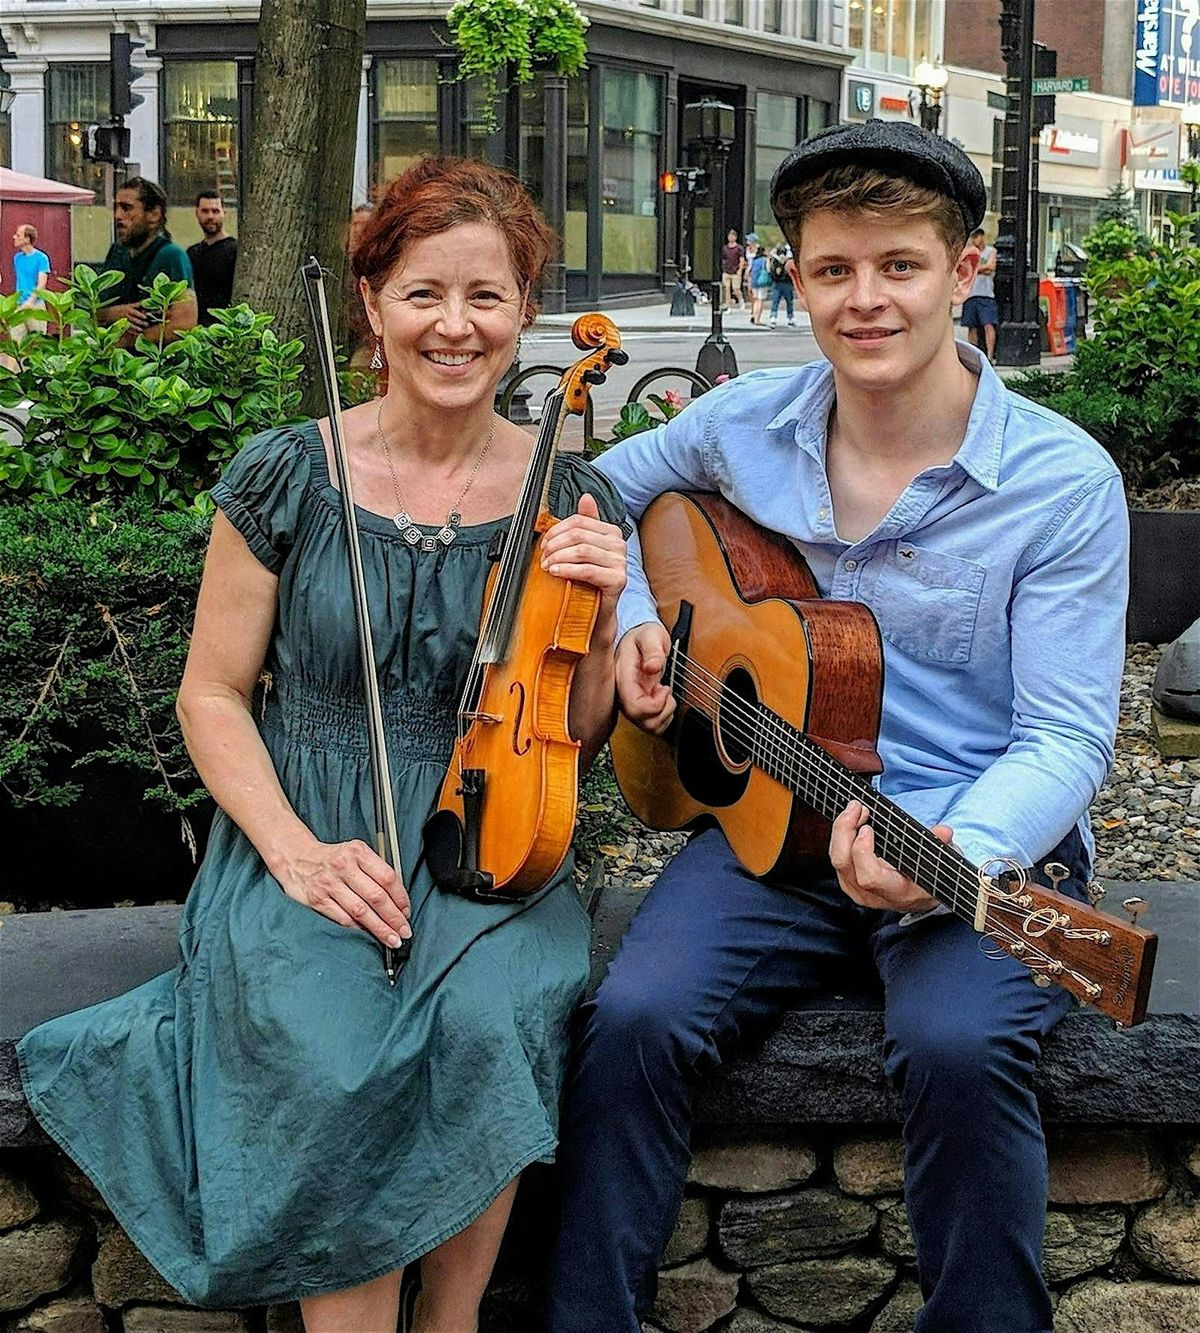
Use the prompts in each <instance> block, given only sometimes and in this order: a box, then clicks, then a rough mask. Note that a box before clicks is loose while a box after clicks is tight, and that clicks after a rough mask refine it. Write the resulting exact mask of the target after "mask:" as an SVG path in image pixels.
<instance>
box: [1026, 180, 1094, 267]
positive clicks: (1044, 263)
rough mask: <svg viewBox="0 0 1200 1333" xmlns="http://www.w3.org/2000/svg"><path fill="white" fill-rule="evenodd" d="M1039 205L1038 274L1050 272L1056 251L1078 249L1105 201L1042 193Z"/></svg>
mask: <svg viewBox="0 0 1200 1333" xmlns="http://www.w3.org/2000/svg"><path fill="white" fill-rule="evenodd" d="M1038 202H1039V205H1040V207H1039V213H1040V215H1041V216H1040V227H1039V231H1040V236H1041V243H1040V245H1039V247H1038V248H1039V249H1040V250H1041V256H1040V271H1041V272H1043V273H1053V272H1054V264H1055V261H1056V260H1057V258H1058V253H1059V251H1060V250H1062V248H1063V247H1064V246H1065V245H1068V244H1070V245H1076V246H1081V245H1082V243H1083V238H1084V237H1085V236H1086V235H1087V233H1088V232H1089V231H1091V229H1092V228H1093V227H1094V226H1095V225H1096V219H1097V216H1098V214H1099V212H1100V210H1101V208H1103V206H1104V200H1103V199H1088V198H1082V197H1075V196H1072V195H1062V194H1043V195H1041V196H1039V200H1038Z"/></svg>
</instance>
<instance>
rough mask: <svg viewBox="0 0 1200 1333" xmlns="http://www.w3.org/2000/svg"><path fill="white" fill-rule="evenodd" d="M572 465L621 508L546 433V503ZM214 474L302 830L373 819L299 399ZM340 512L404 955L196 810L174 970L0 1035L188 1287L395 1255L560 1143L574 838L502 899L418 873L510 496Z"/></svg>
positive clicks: (116, 1208) (458, 1223) (354, 673)
mask: <svg viewBox="0 0 1200 1333" xmlns="http://www.w3.org/2000/svg"><path fill="white" fill-rule="evenodd" d="M585 490H586V491H589V492H591V493H592V494H593V495H594V496H595V497H596V499H597V502H598V503H599V505H600V510H601V513H602V514H603V515H605V516H606V517H607V518H609V519H610V520H611V521H619V520H620V519H621V517H622V511H621V506H620V501H619V499H618V498H617V496H616V493H615V492H614V491H613V489H612V487H611V485H610V484H609V483H608V482H607V481H605V480H604V478H602V477H601V476H599V474H598V473H596V472H593V471H592V470H591V468H590V467H589V466H588V465H587V464H586V463H585V462H583V461H582V460H580V459H578V458H572V457H560V458H559V460H558V461H557V463H556V464H555V471H554V476H553V479H552V485H551V507H552V509H553V510H554V511H555V512H556V513H557V514H559V515H560V516H562V515H566V514H568V513H573V512H574V510H575V507H576V504H577V502H578V499H579V497H580V495H581V494H582V493H583V492H584V491H585ZM213 498H214V500H215V501H216V502H217V504H218V505H219V506H220V508H221V509H222V511H223V512H224V513H225V515H226V516H227V517H228V518H229V520H230V521H231V522H232V523H233V524H234V526H235V527H236V528H237V529H238V531H239V532H240V533H241V534H242V536H243V537H244V538H245V539H246V541H247V543H248V545H249V547H250V549H251V551H253V553H254V554H255V556H257V558H258V559H259V560H260V561H261V562H262V563H263V564H264V565H265V566H266V567H267V568H268V569H269V570H271V571H272V572H273V573H275V574H276V575H278V578H279V607H278V617H277V621H276V625H275V629H274V633H273V637H272V641H271V645H270V650H269V655H268V660H267V669H268V670H269V671H270V676H271V682H272V683H271V687H270V689H269V691H268V693H267V698H266V702H265V706H264V709H263V712H262V717H261V721H260V724H259V725H260V728H261V732H262V736H263V740H264V741H265V743H266V746H267V749H268V751H269V752H270V754H271V757H272V760H273V762H274V764H275V768H276V770H277V772H278V774H279V778H280V781H281V783H282V785H283V789H284V791H285V792H286V793H287V795H288V797H289V799H290V800H291V802H292V804H293V806H294V807H295V809H296V811H297V813H298V814H299V816H300V818H301V819H303V820H304V821H305V823H306V824H307V825H308V826H309V827H310V828H311V829H312V830H313V832H314V833H315V834H316V835H317V836H318V837H319V838H321V839H322V840H325V841H329V842H335V841H341V840H343V839H349V838H362V839H364V840H366V841H368V842H370V841H371V823H372V820H371V810H372V803H371V793H370V781H369V768H368V762H367V740H366V724H365V716H364V709H363V705H362V702H361V687H360V683H359V667H358V659H357V647H356V639H355V629H354V621H353V616H352V613H351V610H350V608H351V599H350V590H349V577H348V572H347V560H346V544H345V536H344V528H343V523H342V518H341V513H340V509H339V504H340V501H339V497H338V494H337V492H336V490H335V489H334V488H333V487H332V485H331V484H330V478H329V474H328V470H327V464H326V458H325V450H324V447H323V445H322V442H321V437H320V435H319V433H318V431H317V429H316V426H315V424H313V423H311V422H310V423H307V424H305V425H303V426H301V427H298V428H294V429H293V428H288V429H283V430H275V431H269V432H266V433H264V434H262V435H259V436H256V437H255V438H254V439H252V440H251V441H250V442H249V443H248V444H247V445H246V446H245V448H244V449H243V450H242V451H241V453H239V454H238V456H237V458H236V459H234V461H233V462H232V463H231V464H230V466H229V468H228V469H227V471H226V473H225V475H224V477H223V478H222V480H221V481H220V482H219V483H218V484H217V486H216V487H214V489H213ZM358 517H359V524H360V528H361V540H362V548H363V561H364V565H365V571H366V582H367V590H368V595H369V599H370V605H371V612H372V623H373V626H374V634H375V649H376V659H377V662H378V664H379V677H380V687H381V692H382V695H383V707H384V712H385V717H386V723H387V733H388V742H389V750H390V757H391V763H392V772H393V781H394V785H395V795H396V811H397V818H398V822H399V825H400V840H401V849H402V862H403V874H404V881H405V884H406V885H407V887H408V889H409V892H410V894H411V897H412V904H413V907H412V925H413V945H412V954H411V957H410V959H409V961H408V963H407V965H406V966H405V967H404V969H403V970H402V972H401V973H400V978H399V981H398V984H397V985H396V986H395V988H394V989H393V988H391V987H389V985H388V983H387V979H386V977H385V976H384V971H383V966H382V961H381V952H380V949H379V947H378V946H377V945H376V943H375V942H374V941H373V940H372V939H371V938H370V937H369V936H367V935H366V934H365V933H363V932H361V931H357V930H352V929H347V928H345V927H342V926H339V925H336V924H334V923H333V922H332V921H329V920H327V919H326V918H325V917H323V916H321V915H319V914H318V913H317V912H315V911H312V910H311V909H310V908H308V907H304V906H302V905H301V904H299V903H297V902H294V901H293V900H292V899H291V898H289V897H288V896H287V895H286V894H285V893H284V892H283V891H282V889H281V888H280V887H279V884H278V883H277V881H276V880H274V879H273V878H272V877H271V875H270V874H269V873H268V871H267V869H266V867H265V866H264V864H263V862H262V860H261V858H260V857H259V855H258V853H257V852H256V851H255V850H254V848H253V847H252V846H251V844H250V843H249V841H248V840H247V839H246V837H245V836H244V835H243V834H242V832H241V831H240V830H239V829H238V828H237V827H236V825H235V824H234V823H233V822H232V820H230V819H228V818H227V817H226V816H225V815H223V814H218V815H217V818H216V821H215V823H214V825H213V828H212V833H211V836H210V838H209V844H208V850H207V854H206V855H205V858H204V862H203V864H202V866H201V867H200V870H199V873H198V875H197V877H196V881H195V883H194V885H193V888H192V891H191V893H190V895H189V897H188V900H187V904H186V906H185V908H184V911H183V916H182V921H181V925H180V932H179V965H178V966H177V967H176V969H175V970H174V971H173V972H170V973H168V974H166V975H164V976H160V977H157V978H155V979H154V980H152V981H149V982H147V983H146V984H145V985H143V986H140V987H138V988H137V989H136V990H133V991H130V992H129V993H128V994H127V995H122V996H119V997H117V998H116V999H112V1000H108V1001H106V1002H104V1003H103V1004H98V1005H95V1006H93V1007H92V1008H89V1009H84V1010H81V1011H80V1012H78V1013H74V1014H67V1015H65V1016H63V1017H61V1018H57V1019H54V1020H52V1021H51V1022H49V1023H45V1024H43V1025H42V1026H40V1027H38V1028H36V1029H34V1030H33V1031H32V1032H30V1033H29V1034H28V1035H27V1036H26V1037H25V1038H24V1039H23V1040H22V1042H21V1043H20V1045H19V1047H18V1055H19V1058H20V1067H21V1077H22V1081H23V1083H24V1086H25V1093H26V1096H27V1097H28V1099H29V1104H30V1106H31V1107H32V1109H33V1112H34V1114H35V1115H36V1116H37V1118H38V1120H39V1121H40V1123H41V1125H42V1126H43V1128H44V1129H45V1130H46V1131H47V1132H48V1133H49V1134H50V1136H51V1137H52V1138H53V1139H54V1140H55V1141H56V1142H57V1143H58V1144H59V1145H60V1146H61V1147H62V1148H63V1149H64V1150H65V1151H66V1152H67V1153H68V1154H69V1155H70V1156H71V1157H72V1158H73V1159H74V1160H75V1161H76V1162H77V1163H78V1164H79V1165H80V1167H82V1168H83V1170H84V1171H85V1172H86V1173H87V1174H88V1175H89V1176H90V1177H91V1178H92V1180H93V1181H94V1182H95V1184H96V1185H97V1187H98V1188H99V1189H100V1192H101V1193H102V1194H103V1196H104V1198H105V1200H106V1202H107V1203H108V1205H109V1207H110V1208H111V1209H112V1211H113V1213H114V1215H115V1216H116V1218H117V1220H118V1221H119V1222H120V1223H121V1225H122V1226H123V1227H124V1228H125V1230H126V1231H127V1232H128V1233H129V1235H130V1237H131V1238H132V1239H133V1241H134V1242H135V1243H136V1245H137V1246H138V1248H139V1249H140V1250H142V1252H143V1253H144V1254H145V1255H146V1257H147V1258H148V1259H149V1260H150V1262H151V1263H152V1264H153V1265H154V1266H155V1268H157V1269H158V1270H159V1272H160V1273H161V1274H162V1275H163V1277H165V1278H166V1279H167V1281H168V1282H170V1283H171V1284H172V1285H173V1286H174V1287H176V1288H177V1289H178V1290H179V1291H180V1292H181V1293H182V1294H183V1296H184V1297H185V1298H186V1299H187V1300H188V1301H190V1302H191V1303H193V1304H195V1305H201V1306H204V1305H218V1306H234V1305H251V1304H261V1303H264V1302H269V1301H281V1300H288V1299H295V1298H300V1297H305V1296H312V1295H316V1294H318V1293H320V1292H326V1291H331V1290H335V1289H338V1288H342V1287H347V1286H352V1285H355V1284H357V1283H360V1282H365V1281H368V1280H369V1279H371V1278H374V1277H378V1276H380V1275H381V1274H384V1273H388V1272H391V1271H393V1270H394V1269H396V1268H398V1267H400V1266H401V1265H403V1264H407V1263H409V1262H410V1261H411V1260H413V1259H416V1258H417V1257H418V1256H420V1255H421V1254H424V1253H425V1252H426V1251H428V1250H430V1249H432V1248H433V1247H434V1246H436V1245H438V1244H439V1243H440V1242H441V1241H443V1240H445V1239H446V1238H447V1237H449V1236H452V1235H454V1234H455V1233H456V1232H458V1231H460V1230H461V1229H462V1228H463V1227H464V1226H466V1225H467V1224H468V1223H469V1222H471V1221H472V1220H473V1219H474V1218H476V1217H478V1216H479V1214H480V1213H482V1212H483V1211H484V1209H485V1208H487V1206H488V1205H489V1204H490V1203H491V1202H492V1201H493V1200H494V1199H495V1198H496V1196H497V1195H498V1194H499V1193H500V1191H501V1190H503V1188H504V1187H505V1186H506V1185H507V1184H508V1183H509V1182H510V1181H511V1180H512V1179H513V1178H514V1177H515V1176H516V1175H517V1173H518V1172H520V1171H521V1170H522V1169H523V1168H524V1167H526V1166H528V1165H529V1164H530V1163H531V1162H537V1161H549V1160H551V1159H552V1157H553V1154H554V1151H555V1147H556V1142H557V1134H556V1129H557V1120H558V1103H559V1095H560V1091H561V1088H562V1081H563V1072H564V1064H565V1060H566V1052H567V1025H568V1021H569V1019H570V1016H571V1013H572V1011H573V1010H574V1008H575V1006H576V1004H577V1003H578V1002H579V1000H580V997H581V995H582V993H583V989H584V983H585V980H586V977H587V964H588V943H589V922H588V920H587V916H586V914H585V913H584V911H583V909H582V907H581V906H580V903H579V901H578V897H577V895H576V893H575V891H574V888H573V885H572V876H571V865H570V862H569V858H568V864H567V865H565V866H564V867H563V869H562V871H561V873H560V874H559V875H558V876H557V877H556V878H555V880H554V881H553V883H552V884H550V885H549V886H548V887H547V888H545V889H544V890H542V891H541V892H539V893H537V894H536V895H534V896H532V897H531V898H529V899H527V900H525V901H523V902H521V903H518V904H504V905H498V904H493V903H486V904H480V903H473V902H468V901H466V900H465V899H463V898H459V897H456V896H454V895H452V894H449V893H446V892H443V891H441V890H439V889H437V888H435V887H434V886H433V885H432V883H431V880H430V877H429V875H428V873H427V871H426V869H425V867H424V864H423V861H422V858H421V825H422V823H423V821H424V819H425V817H426V815H427V814H428V812H429V811H430V809H431V806H432V804H433V803H434V801H435V799H436V797H437V793H438V791H439V790H440V787H441V783H442V779H443V777H444V775H445V772H446V764H447V761H448V759H449V757H450V753H451V749H452V746H453V742H454V738H455V715H456V711H457V706H458V695H459V691H460V688H461V686H462V682H463V678H464V676H465V672H466V669H467V665H468V663H469V661H470V658H471V655H472V652H473V649H474V643H475V639H476V636H477V632H478V624H479V615H480V607H481V604H482V599H483V589H484V582H485V579H486V576H487V572H488V568H489V561H488V547H489V544H490V543H491V541H492V539H493V537H494V536H495V534H496V533H497V531H499V530H500V529H501V528H502V527H503V526H504V521H503V520H502V521H498V522H494V523H486V524H481V525H479V526H475V527H463V528H461V529H460V530H459V538H458V541H457V542H455V543H454V545H452V546H450V547H448V548H444V549H441V550H439V551H438V552H436V553H433V554H424V553H421V552H419V551H416V550H414V549H413V548H412V547H410V546H408V545H406V544H405V543H404V542H403V541H402V540H401V539H400V535H399V533H398V532H397V531H396V528H395V526H394V525H393V524H392V522H391V521H390V519H386V518H381V517H379V516H377V515H373V514H368V513H367V512H365V511H361V510H360V511H359V516H358ZM431 531H432V529H431Z"/></svg>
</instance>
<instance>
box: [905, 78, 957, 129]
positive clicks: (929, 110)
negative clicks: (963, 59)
mask: <svg viewBox="0 0 1200 1333" xmlns="http://www.w3.org/2000/svg"><path fill="white" fill-rule="evenodd" d="M913 81H914V82H915V83H916V85H917V87H918V88H920V90H921V106H920V112H921V128H922V129H923V130H928V131H929V132H930V134H936V133H937V132H938V121H939V120H941V118H942V93H943V92H945V90H946V84H947V83H949V82H950V76H949V74H947V73H946V71H945V70H944V69H943V68H942V66H941V65H934V64H931V63H930V62H929V61H928V60H922V61H921V63H920V64H919V65H918V66H917V68H916V69H915V70H914V71H913Z"/></svg>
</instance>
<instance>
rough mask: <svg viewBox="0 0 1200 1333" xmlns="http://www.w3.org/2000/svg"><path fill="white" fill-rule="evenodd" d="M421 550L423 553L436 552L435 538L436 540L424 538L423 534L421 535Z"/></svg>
mask: <svg viewBox="0 0 1200 1333" xmlns="http://www.w3.org/2000/svg"><path fill="white" fill-rule="evenodd" d="M421 550H422V551H425V552H429V551H436V550H437V538H436V537H426V536H425V535H424V534H421Z"/></svg>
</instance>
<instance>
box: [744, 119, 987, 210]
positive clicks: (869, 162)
mask: <svg viewBox="0 0 1200 1333" xmlns="http://www.w3.org/2000/svg"><path fill="white" fill-rule="evenodd" d="M848 163H854V164H856V165H860V166H864V167H874V168H876V169H877V170H879V171H883V172H885V173H886V174H887V175H889V176H900V177H903V178H904V179H905V180H911V181H915V182H916V183H917V184H918V185H924V186H927V187H928V188H929V189H931V190H936V191H937V192H938V193H939V194H944V195H948V196H949V197H950V198H951V199H953V200H954V202H955V203H956V204H957V205H958V208H959V212H961V213H962V215H963V221H964V222H965V223H966V224H967V231H968V233H970V232H972V231H974V230H975V228H976V227H978V226H979V224H980V223H981V222H982V221H983V215H984V213H986V212H987V189H986V187H985V186H984V183H983V177H982V176H981V175H980V174H979V168H978V167H977V166H976V165H975V163H974V162H972V161H971V159H970V158H969V157H968V156H967V155H966V153H964V152H963V150H962V149H961V148H959V147H958V146H957V144H953V143H951V142H950V140H949V139H942V138H939V136H938V135H936V134H930V133H929V131H928V130H922V129H919V128H918V127H917V126H916V125H912V124H910V123H909V122H908V121H906V120H867V121H863V122H862V123H861V124H856V125H831V126H830V127H829V128H828V129H827V130H821V131H819V132H818V133H817V134H814V135H813V136H812V138H810V139H805V141H804V142H803V143H802V144H798V145H797V146H796V147H795V148H793V149H792V151H791V152H790V153H789V154H788V155H787V157H785V158H784V160H783V161H782V162H781V163H780V165H779V169H778V170H777V171H776V172H775V175H774V176H773V177H772V179H771V207H772V208H775V205H776V201H777V200H778V198H779V195H780V193H781V192H782V191H784V190H789V189H791V188H792V187H793V186H796V185H801V184H803V183H804V182H805V181H806V180H810V179H811V178H812V177H813V176H816V175H819V174H820V173H821V172H823V171H827V170H828V169H829V168H830V167H840V166H845V165H846V164H848Z"/></svg>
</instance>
